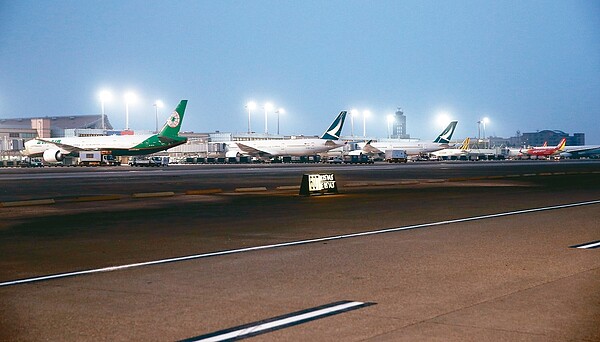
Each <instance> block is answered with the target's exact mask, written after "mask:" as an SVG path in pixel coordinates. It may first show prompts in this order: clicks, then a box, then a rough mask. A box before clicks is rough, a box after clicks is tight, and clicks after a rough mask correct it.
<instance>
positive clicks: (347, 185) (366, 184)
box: [344, 183, 369, 188]
mask: <svg viewBox="0 0 600 342" xmlns="http://www.w3.org/2000/svg"><path fill="white" fill-rule="evenodd" d="M344 186H345V187H350V188H352V187H359V186H369V184H368V183H346V184H344Z"/></svg>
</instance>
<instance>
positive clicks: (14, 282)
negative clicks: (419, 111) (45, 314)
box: [0, 200, 600, 287]
mask: <svg viewBox="0 0 600 342" xmlns="http://www.w3.org/2000/svg"><path fill="white" fill-rule="evenodd" d="M594 204H600V200H593V201H586V202H577V203H570V204H560V205H554V206H548V207H541V208H532V209H523V210H516V211H508V212H504V213H497V214H489V215H481V216H473V217H466V218H460V219H454V220H447V221H438V222H430V223H422V224H416V225H411V226H404V227H395V228H386V229H380V230H372V231H366V232H360V233H351V234H343V235H335V236H327V237H323V238H315V239H308V240H299V241H291V242H283V243H276V244H271V245H262V246H255V247H246V248H239V249H230V250H225V251H218V252H210V253H204V254H195V255H186V256H181V257H174V258H168V259H161V260H153V261H145V262H139V263H134V264H127V265H119V266H110V267H103V268H96V269H90V270H83V271H74V272H66V273H58V274H51V275H45V276H39V277H33V278H25V279H18V280H10V281H5V282H1V283H0V287H3V286H11V285H18V284H27V283H33V282H39V281H46V280H51V279H58V278H66V277H74V276H80V275H85V274H92V273H101V272H111V271H119V270H124V269H128V268H135V267H143V266H153V265H160V264H166V263H171V262H180V261H186V260H193V259H201V258H208V257H215V256H221V255H229V254H237V253H245V252H253V251H260V250H265V249H273V248H281V247H290V246H297V245H305V244H309V243H316V242H324V241H332V240H341V239H349V238H356V237H361V236H369V235H376V234H384V233H393V232H399V231H403V230H411V229H421V228H430V227H436V226H442V225H448V224H453V223H461V222H470V221H478V220H486V219H491V218H497V217H504V216H512V215H521V214H529V213H535V212H540V211H548V210H557V209H565V208H573V207H581V206H585V205H594Z"/></svg>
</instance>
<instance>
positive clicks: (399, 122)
mask: <svg viewBox="0 0 600 342" xmlns="http://www.w3.org/2000/svg"><path fill="white" fill-rule="evenodd" d="M391 138H392V139H410V135H409V134H406V116H405V115H404V112H403V111H402V108H400V107H398V110H396V113H395V115H394V123H393V126H392V136H391Z"/></svg>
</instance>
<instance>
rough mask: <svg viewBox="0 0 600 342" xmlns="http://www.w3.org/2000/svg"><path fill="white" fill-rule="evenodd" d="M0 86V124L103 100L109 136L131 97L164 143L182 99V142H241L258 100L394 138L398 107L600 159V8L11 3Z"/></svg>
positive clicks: (135, 111) (421, 123) (313, 121)
mask: <svg viewBox="0 0 600 342" xmlns="http://www.w3.org/2000/svg"><path fill="white" fill-rule="evenodd" d="M0 75H1V76H0V119H1V118H15V117H27V116H58V115H77V114H99V113H100V101H99V97H98V93H99V92H100V91H101V90H102V89H108V90H110V91H112V93H113V96H114V98H113V100H112V101H111V102H110V103H107V104H106V113H107V114H108V116H109V119H110V121H111V123H112V124H113V126H115V128H124V126H125V114H124V112H125V101H124V100H123V94H124V93H125V92H126V91H128V90H131V91H133V92H135V93H136V94H137V95H138V97H139V99H138V101H137V103H135V104H132V105H131V106H130V126H131V128H132V129H140V130H141V129H145V130H151V129H154V116H155V112H154V107H153V103H154V101H155V100H157V99H160V100H162V101H163V102H164V103H165V106H166V108H163V109H162V112H161V116H160V121H161V122H163V121H164V120H166V118H167V116H168V115H169V113H170V111H171V110H172V109H173V108H174V106H175V105H176V104H177V103H178V101H179V100H180V99H188V100H189V103H188V110H187V112H186V116H185V119H184V123H183V130H185V131H195V132H212V131H215V130H219V131H225V132H245V131H246V130H247V115H248V113H247V111H246V109H245V108H244V105H245V104H246V102H248V101H250V100H254V101H256V102H257V103H258V104H259V105H262V104H263V103H264V102H265V101H271V102H272V103H273V104H275V106H277V107H283V108H285V110H286V114H285V115H284V116H282V117H281V132H282V133H283V134H307V135H314V134H320V133H322V132H323V131H324V130H325V128H326V127H327V126H328V125H329V124H330V122H331V121H332V120H333V119H334V117H335V115H337V113H339V111H340V110H343V109H348V110H350V109H352V108H356V109H359V110H361V111H362V110H365V109H368V110H370V111H371V112H372V116H371V117H369V118H367V120H366V130H367V135H369V136H378V137H385V136H386V135H387V128H386V127H387V124H386V116H387V115H388V114H390V113H393V112H394V111H395V109H396V107H402V109H403V110H404V113H405V115H406V116H407V127H408V133H409V134H410V135H411V137H419V138H422V139H427V140H430V139H433V138H435V136H437V134H438V133H439V132H440V131H441V129H442V128H443V127H441V126H440V124H439V123H437V122H436V121H437V117H438V115H439V113H441V112H446V113H448V115H449V116H450V118H452V119H456V120H458V121H459V123H458V127H457V130H456V133H455V138H456V139H460V138H464V137H466V136H471V137H473V136H477V121H478V120H480V119H481V118H483V117H489V119H490V123H489V124H488V125H487V127H486V133H487V135H495V136H501V137H510V136H514V135H515V134H516V131H517V130H519V131H521V132H535V131H537V130H543V129H559V130H563V131H565V132H567V133H570V134H573V133H580V132H582V133H585V134H586V143H587V144H600V125H599V118H600V2H599V1H592V0H590V1H578V0H570V1H566V0H565V1H552V0H544V1H527V0H526V1H521V0H519V1H508V0H506V1H482V0H474V1H422V0H419V1H400V0H391V1H383V0H381V1H321V0H319V1H252V0H245V1H147V0H143V1H142V0H139V1H126V0H118V1H92V0H88V1H80V0H75V1H51V0H50V1H40V0H34V1H28V0H4V1H0ZM362 129H363V128H362V117H360V118H357V119H355V122H354V131H355V133H356V134H361V135H362ZM252 130H254V131H258V132H262V131H263V130H264V112H263V111H262V109H257V110H256V111H255V112H254V113H252ZM269 131H270V132H275V131H276V115H275V114H272V113H271V114H270V117H269ZM344 134H345V135H349V134H350V121H349V120H348V121H347V124H346V127H345V128H344Z"/></svg>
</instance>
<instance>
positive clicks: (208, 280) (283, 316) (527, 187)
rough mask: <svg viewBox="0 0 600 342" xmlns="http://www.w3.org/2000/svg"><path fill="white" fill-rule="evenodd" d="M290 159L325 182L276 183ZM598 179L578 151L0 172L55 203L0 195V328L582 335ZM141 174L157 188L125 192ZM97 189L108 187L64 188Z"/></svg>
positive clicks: (594, 311)
mask: <svg viewBox="0 0 600 342" xmlns="http://www.w3.org/2000/svg"><path fill="white" fill-rule="evenodd" d="M310 172H333V173H334V174H335V175H336V178H337V179H338V182H339V184H340V190H341V193H340V194H339V195H327V196H314V197H301V196H298V195H297V190H283V191H281V190H279V191H278V190H276V187H277V186H283V185H297V184H299V182H300V179H301V176H302V174H303V173H310ZM599 175H600V163H597V162H586V161H579V162H563V161H561V162H538V161H536V162H489V163H431V164H429V163H428V164H413V165H411V164H409V165H385V164H376V165H374V166H320V165H319V166H296V165H293V166H285V165H272V166H262V165H261V166H250V167H247V166H233V167H231V166H208V167H202V166H195V167H187V166H179V167H169V168H168V169H152V170H133V169H131V168H129V167H122V168H114V169H112V168H111V169H62V170H61V169H51V170H50V169H49V170H35V171H22V170H15V171H11V172H3V171H0V186H1V189H2V193H1V194H0V195H1V196H2V197H1V198H2V201H13V200H25V199H34V198H50V197H52V198H57V203H56V204H54V205H48V206H35V207H17V208H0V212H1V213H2V221H1V222H0V237H1V239H0V250H1V251H2V254H3V257H2V258H1V261H0V283H2V284H1V286H0V303H1V305H0V310H1V312H0V339H2V340H40V339H48V340H141V339H144V340H160V341H164V340H185V339H193V340H194V339H195V340H202V339H208V338H213V339H217V338H218V336H225V337H227V336H229V337H231V334H233V333H235V334H240V336H254V337H253V339H255V340H265V341H276V340H286V341H289V340H294V341H304V340H319V341H339V340H348V341H371V340H372V341H399V340H407V341H408V340H410V341H414V340H436V339H438V340H457V341H458V340H461V341H463V340H481V339H487V340H528V341H529V340H539V341H547V340H582V341H592V340H600V324H598V323H599V317H600V291H598V290H599V289H600V255H599V254H598V253H599V252H600V249H599V248H595V247H594V246H597V242H598V241H599V240H600V226H599V225H598V222H600V211H599V210H598V208H599V204H598V203H597V201H598V200H600V182H599V180H600V176H599ZM243 186H247V187H266V188H267V189H268V190H267V191H261V192H249V193H240V192H235V191H234V190H235V189H236V188H239V187H243ZM217 187H218V188H221V189H222V192H220V193H215V194H210V195H184V194H183V193H184V192H185V191H187V190H192V189H208V188H217ZM149 188H151V189H152V190H153V191H173V192H174V193H175V194H176V195H175V196H171V197H167V198H151V199H136V198H132V197H128V196H125V195H128V194H132V193H135V192H139V191H149V190H148V189H149ZM98 194H122V195H124V197H122V198H121V199H119V200H113V201H98V202H72V201H69V200H68V199H70V198H73V197H75V196H92V195H98ZM580 246H591V247H588V248H578V247H580ZM81 271H83V274H73V275H70V276H61V277H58V278H48V279H41V280H36V281H31V282H25V283H13V282H14V281H18V280H27V279H32V278H37V277H40V276H48V275H61V274H68V273H72V272H81ZM242 333H246V334H248V335H242ZM227 334H229V335H227Z"/></svg>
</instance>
